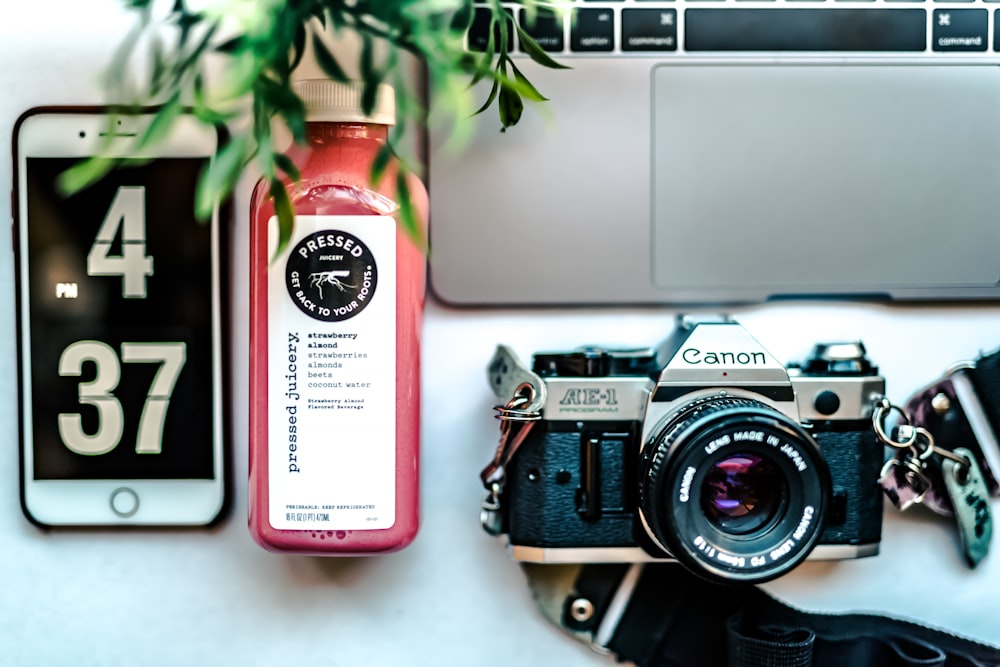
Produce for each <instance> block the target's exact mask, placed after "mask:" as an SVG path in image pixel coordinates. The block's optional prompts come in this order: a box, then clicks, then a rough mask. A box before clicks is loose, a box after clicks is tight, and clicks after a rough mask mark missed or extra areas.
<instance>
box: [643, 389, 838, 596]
mask: <svg viewBox="0 0 1000 667" xmlns="http://www.w3.org/2000/svg"><path fill="white" fill-rule="evenodd" d="M639 479H640V488H639V499H640V512H641V514H642V517H643V521H644V524H645V525H646V527H647V529H648V532H649V533H650V536H651V537H652V538H653V539H654V540H655V541H656V542H657V543H659V544H660V545H661V546H662V547H664V548H665V549H666V550H667V551H669V552H670V555H671V556H673V557H674V558H676V559H677V560H678V561H680V562H681V563H683V564H684V565H686V566H687V567H689V568H690V569H691V570H693V571H694V572H696V573H697V574H700V575H701V576H703V577H705V578H708V579H711V580H714V581H719V582H725V583H735V582H740V583H760V582H764V581H768V580H770V579H773V578H775V577H778V576H780V575H782V574H784V573H786V572H788V571H789V570H791V569H793V568H794V567H795V566H796V565H798V564H799V563H800V562H802V560H804V559H805V558H806V556H808V555H809V552H810V551H812V549H813V547H814V546H815V545H816V543H817V541H818V540H819V537H820V534H821V533H822V529H823V518H824V514H825V511H826V507H827V503H828V498H829V497H830V471H829V469H828V467H827V465H826V461H825V460H824V459H823V456H822V454H821V453H820V451H819V447H818V446H817V444H816V442H815V441H814V440H813V439H812V437H811V436H809V434H808V433H806V431H805V430H804V429H803V428H802V426H801V425H799V424H798V423H797V422H795V421H793V420H792V419H790V418H789V417H787V416H786V415H784V414H782V413H781V412H779V411H778V410H776V409H774V408H772V407H770V406H768V405H766V404H764V403H761V402H759V401H755V400H752V399H749V398H740V397H733V396H728V395H717V396H713V397H711V398H706V399H700V400H696V401H693V402H691V403H690V404H688V405H687V406H685V407H684V408H682V409H681V410H680V411H679V412H678V413H676V414H675V416H674V417H673V418H671V419H670V420H669V421H668V423H667V424H666V425H665V426H664V427H663V428H662V429H660V430H659V431H658V433H657V434H656V435H655V437H654V438H653V440H652V441H651V442H650V443H649V445H648V446H647V448H646V450H645V452H644V456H643V459H642V463H641V464H640V475H639Z"/></svg>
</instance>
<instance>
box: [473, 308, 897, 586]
mask: <svg viewBox="0 0 1000 667" xmlns="http://www.w3.org/2000/svg"><path fill="white" fill-rule="evenodd" d="M489 375H490V381H491V383H492V385H493V388H494V391H495V393H496V394H497V395H498V396H500V397H502V400H506V399H510V400H509V401H508V402H507V403H506V404H505V405H503V406H498V411H499V413H500V414H499V415H498V416H499V418H500V419H503V420H505V422H506V423H505V424H504V428H503V429H502V431H503V433H504V438H503V441H502V442H501V447H500V450H502V451H498V456H497V458H496V464H497V465H495V466H492V467H491V468H488V470H489V472H487V471H484V475H483V477H484V481H486V482H487V486H488V487H491V488H492V490H493V493H492V501H490V499H488V502H487V508H486V511H485V512H484V525H485V526H486V527H487V529H491V530H492V532H496V533H503V534H505V535H506V536H507V538H508V540H509V544H510V546H511V551H512V553H513V556H514V557H515V558H516V559H519V560H524V561H535V562H549V563H595V562H636V561H648V560H657V559H666V558H673V559H676V560H678V561H680V562H681V563H683V564H684V565H686V566H687V567H689V568H690V569H692V570H693V571H695V572H696V573H699V574H701V575H702V576H704V577H706V578H709V579H713V580H716V581H726V582H762V581H766V580H769V579H772V578H774V577H777V576H779V575H781V574H783V573H785V572H788V571H789V570H791V569H792V568H794V567H795V566H796V565H798V564H799V563H800V562H802V561H803V560H804V559H806V558H807V557H808V558H816V559H847V558H858V557H862V556H870V555H874V554H876V553H877V552H878V547H879V541H880V538H881V530H882V495H883V494H882V491H881V489H880V487H879V485H878V479H879V474H880V468H881V466H882V462H883V446H882V444H881V442H880V441H879V440H878V438H877V437H876V435H875V432H874V429H873V426H872V421H871V420H872V413H873V411H874V407H875V404H876V401H877V400H878V399H879V398H880V397H881V396H882V395H883V394H884V393H885V381H884V379H883V378H882V377H881V376H880V375H879V374H878V370H877V368H876V367H875V366H873V365H872V363H871V362H870V361H869V359H868V358H867V356H866V353H865V349H864V346H863V345H862V343H861V342H851V343H833V344H817V345H816V346H815V347H814V348H813V351H812V353H811V355H810V356H809V357H808V358H807V359H806V360H805V361H803V362H802V363H797V364H790V365H789V366H788V367H785V366H784V365H783V364H781V363H779V362H777V361H776V360H775V359H774V357H772V355H771V354H770V353H769V352H768V351H767V350H765V349H764V348H763V347H762V346H761V345H760V344H759V343H758V342H757V341H756V340H755V339H754V338H753V337H752V336H751V335H750V334H749V333H748V332H747V331H746V330H745V329H744V328H743V327H742V326H740V325H739V324H737V323H735V322H732V321H728V320H727V321H721V322H701V323H693V322H688V321H684V320H681V321H679V322H678V326H677V327H676V329H675V330H674V332H673V333H672V334H671V335H670V336H669V337H667V338H666V339H665V340H664V341H663V342H662V343H661V344H660V345H658V346H657V347H655V348H647V349H636V350H612V349H603V348H595V347H586V348H580V349H577V350H573V351H570V352H548V353H537V354H535V355H534V357H533V363H532V367H531V368H530V369H529V368H527V367H526V366H524V365H523V364H522V363H521V362H520V361H519V360H518V359H517V358H516V356H515V355H514V354H513V353H512V352H511V351H510V349H509V348H507V347H505V346H500V347H498V349H497V354H496V355H495V356H494V359H493V361H492V362H491V364H490V369H489ZM498 472H499V473H500V474H497V473H498Z"/></svg>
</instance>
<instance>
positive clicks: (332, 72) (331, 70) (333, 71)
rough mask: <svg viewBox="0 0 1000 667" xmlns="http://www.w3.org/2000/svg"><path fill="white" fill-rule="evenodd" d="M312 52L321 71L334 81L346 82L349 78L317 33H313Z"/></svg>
mask: <svg viewBox="0 0 1000 667" xmlns="http://www.w3.org/2000/svg"><path fill="white" fill-rule="evenodd" d="M312 43H313V53H315V54H316V64H318V65H319V67H320V69H321V70H323V73H324V74H326V75H327V76H328V77H330V78H331V79H333V80H334V81H339V82H340V83H347V82H348V81H350V78H349V77H348V76H347V74H346V73H345V72H344V69H343V68H342V67H341V66H340V63H338V62H337V59H336V58H335V57H334V56H333V54H332V53H330V50H329V49H328V48H326V42H324V41H323V39H322V38H321V37H320V36H319V34H318V33H317V34H313V38H312Z"/></svg>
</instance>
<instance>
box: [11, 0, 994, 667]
mask: <svg viewBox="0 0 1000 667" xmlns="http://www.w3.org/2000/svg"><path fill="white" fill-rule="evenodd" d="M130 24H131V23H130V18H129V17H128V16H127V15H126V14H125V12H123V11H122V10H121V9H120V8H119V3H118V2H115V1H113V0H88V2H86V3H84V2H76V1H73V0H58V1H57V0H34V2H28V3H17V4H15V3H12V2H6V3H4V6H3V8H2V9H0V154H2V155H5V156H9V155H10V130H11V129H12V127H13V123H14V121H15V119H16V118H17V116H18V115H19V114H20V113H21V112H22V111H23V110H25V109H27V108H29V107H31V106H35V105H40V104H60V103H62V104H81V103H96V102H100V101H101V99H102V98H101V96H100V93H99V90H98V88H97V86H96V85H95V83H94V80H95V75H96V72H97V71H99V69H100V67H101V66H102V65H103V64H104V63H105V62H107V58H108V56H109V54H110V52H111V50H112V49H113V47H114V46H115V44H116V43H117V41H118V39H119V38H120V36H121V35H122V34H123V33H124V31H125V29H127V27H128V26H129V25H130ZM0 181H2V182H6V183H8V184H9V183H10V182H11V165H10V161H9V158H7V159H4V160H0ZM248 187H249V181H247V182H246V183H244V184H243V188H242V189H241V191H240V194H239V196H238V197H237V202H236V204H237V209H236V210H237V235H236V242H235V244H234V245H233V247H232V249H231V260H232V262H233V278H234V279H233V284H234V292H233V294H232V295H231V297H232V300H231V314H232V317H233V318H234V320H233V321H234V325H235V326H234V335H233V339H232V341H231V344H232V345H233V350H234V358H235V359H236V363H235V365H234V367H233V369H232V372H231V375H230V380H231V382H232V386H233V405H232V410H233V417H234V418H233V423H234V425H235V427H234V432H233V438H232V439H233V443H234V451H235V456H234V460H235V475H234V477H235V483H234V488H233V493H234V499H235V501H234V506H233V511H232V514H231V515H230V517H229V518H228V519H227V520H226V521H225V522H224V523H223V524H222V525H221V526H219V527H218V528H216V529H213V530H178V531H153V530H149V531H127V532H124V531H123V532H116V531H112V530H96V531H58V532H52V533H49V534H45V533H42V532H40V531H39V530H38V529H37V528H35V527H34V526H32V525H31V524H29V523H28V522H27V521H26V520H25V519H24V517H23V516H22V514H21V510H20V507H19V502H18V490H17V489H18V469H17V464H18V457H17V411H16V403H17V394H16V382H15V377H16V357H15V352H16V351H15V346H14V321H15V320H14V299H13V295H14V278H13V266H12V260H11V252H10V245H9V244H10V241H9V237H8V236H7V235H0V256H2V257H4V258H5V259H3V260H2V261H0V284H2V285H5V286H6V287H5V288H4V289H3V290H0V374H2V376H3V377H7V378H8V381H7V382H6V383H3V384H2V385H0V442H4V443H6V445H5V446H4V448H3V452H2V453H0V479H2V480H4V483H3V485H2V488H3V489H4V492H3V493H2V494H0V541H2V544H3V548H2V549H0V581H2V582H3V584H2V587H0V642H2V646H3V648H2V650H0V665H18V666H21V665H68V664H73V665H79V666H81V667H83V666H86V665H148V666H155V665H164V666H167V665H170V666H174V665H177V664H206V665H207V664H211V665H241V666H248V665H268V664H288V665H296V666H297V667H308V666H311V665H394V666H395V665H411V664H413V665H417V664H462V665H483V666H484V667H485V666H487V665H489V666H492V665H501V664H519V665H546V664H573V665H609V664H612V662H611V660H610V659H609V658H607V657H605V656H601V655H598V654H597V653H594V652H592V651H590V650H589V649H588V648H586V647H585V646H583V645H581V644H578V643H577V642H575V641H573V640H571V639H569V638H568V637H566V636H564V635H562V634H561V632H560V631H559V630H557V629H555V628H554V627H552V626H550V625H549V624H548V622H547V621H545V620H544V619H543V618H542V616H541V615H540V614H539V613H538V612H537V611H536V609H535V607H534V604H533V602H532V600H531V597H530V592H529V590H528V588H527V586H526V585H525V580H524V577H523V575H522V574H521V571H520V569H519V568H518V567H517V565H516V564H515V563H513V562H511V561H510V560H509V559H508V557H507V555H506V554H505V552H504V550H503V548H502V547H501V545H500V543H499V542H497V541H495V540H493V539H490V538H489V537H487V536H486V535H485V534H484V533H483V532H482V531H481V530H480V528H479V524H478V514H479V502H480V500H481V497H482V490H481V487H480V485H479V480H478V472H479V470H480V468H481V467H482V466H483V465H484V464H485V462H486V461H487V459H488V457H489V456H490V454H491V452H492V449H493V447H494V446H495V441H496V422H495V421H494V420H493V418H492V412H491V410H490V407H491V405H492V404H493V402H494V400H493V398H492V396H491V394H490V392H489V388H488V387H487V384H486V381H485V371H484V366H485V363H486V361H487V360H488V359H489V357H490V355H491V353H492V350H493V347H494V345H495V344H496V343H498V342H506V343H508V344H510V345H512V346H513V347H514V349H515V350H516V351H518V352H519V353H520V354H521V355H524V356H528V355H530V354H531V353H532V352H533V351H535V350H540V349H568V348H571V347H574V346H576V345H580V344H584V343H595V342H596V343H617V344H625V345H636V344H642V345H645V344H651V343H653V342H655V341H657V340H658V339H659V338H660V337H661V336H663V335H664V334H665V333H666V332H667V331H668V330H669V327H670V326H671V323H672V320H673V317H674V312H673V311H669V310H667V309H656V308H643V309H614V310H600V309H576V310H560V309H544V310H543V309H532V310H510V309H508V310H456V309H450V308H448V307H445V306H442V305H440V304H438V303H436V302H434V301H433V300H429V301H428V304H427V311H426V320H425V327H424V337H423V352H424V355H423V364H424V366H423V427H422V438H423V454H422V464H423V471H422V472H423V483H422V499H423V507H422V527H421V531H420V534H419V536H418V538H417V540H416V541H415V542H414V543H413V544H412V545H411V546H410V547H408V548H407V549H405V550H404V551H402V552H400V553H398V554H394V555H390V556H383V557H376V558H360V559H321V558H308V557H289V556H277V555H273V554H269V553H266V552H265V551H263V550H262V549H260V548H259V547H258V546H257V545H256V544H255V543H254V542H253V541H252V540H251V538H250V535H249V533H248V531H247V528H246V512H247V502H246V496H247V484H246V473H247V449H246V448H247V428H246V424H247V395H246V387H247V364H246V358H247V333H246V328H245V326H243V325H244V324H245V323H246V322H247V321H248V314H247V313H248V308H247V281H246V279H245V278H246V268H247V232H246V211H247V210H248V198H247V188H248ZM6 189H7V188H6V187H3V188H0V190H3V195H2V197H0V210H6V208H5V207H6V206H7V202H8V201H9V200H8V198H7V194H6ZM888 251H891V249H887V252H888ZM734 314H735V315H736V316H737V318H738V319H739V320H740V321H741V322H743V323H744V324H745V325H746V326H747V327H748V329H749V330H750V332H751V333H752V334H754V335H755V336H756V337H757V338H758V339H759V340H760V341H761V342H762V343H763V344H764V345H765V346H766V347H768V348H769V349H770V351H771V352H773V353H774V354H775V355H776V356H777V357H778V358H779V359H783V360H788V359H794V358H799V357H801V356H802V355H803V354H805V353H806V352H807V351H808V349H809V347H810V345H811V344H812V342H814V341H815V340H819V339H831V340H833V339H853V338H861V339H863V340H864V341H865V343H866V344H867V346H868V350H869V353H870V355H871V356H872V358H873V359H874V360H875V361H876V363H877V364H878V365H879V366H880V367H881V370H882V372H883V374H884V375H885V376H886V377H887V378H888V387H889V396H890V398H892V399H893V400H896V401H902V400H904V399H905V398H906V396H907V395H908V394H909V392H910V391H911V390H913V389H915V388H917V387H918V386H920V385H922V384H923V383H925V382H927V381H929V380H932V379H934V378H935V377H937V376H938V374H939V373H940V372H941V371H942V370H943V369H944V368H945V367H946V366H948V365H949V364H951V363H952V362H954V361H957V360H960V359H966V358H970V357H973V356H975V355H976V354H977V353H978V352H979V351H981V350H991V349H993V348H994V347H997V346H1000V305H967V306H954V307H916V306H884V305H850V304H811V303H802V304H782V305H769V306H764V307H755V308H744V309H740V310H737V311H736V312H735V313H734ZM993 510H994V512H995V513H1000V502H997V501H994V502H993ZM995 548H996V549H997V551H998V552H1000V545H995ZM767 588H768V589H769V590H770V591H772V592H773V593H775V594H776V595H778V596H780V597H782V598H783V599H785V600H787V601H789V602H792V603H794V604H797V605H799V606H802V607H804V608H807V609H814V610H824V611H849V610H865V611H876V612H883V613H890V614H894V615H898V616H905V617H909V618H913V619H915V620H918V621H921V622H924V623H930V624H933V625H937V626H940V627H944V628H947V629H950V630H952V631H955V632H958V633H961V634H965V635H968V636H972V637H975V638H978V639H981V640H984V641H988V642H992V643H995V644H1000V621H998V620H997V617H998V615H1000V613H998V612H1000V601H998V591H1000V553H994V554H992V555H990V556H989V557H988V558H987V559H986V561H985V562H984V563H983V564H982V565H981V566H980V567H979V568H978V569H976V570H970V569H968V568H967V567H966V566H965V565H964V563H963V561H962V559H961V557H960V555H959V552H958V549H957V546H956V537H955V533H954V528H953V527H952V526H950V525H949V524H948V522H947V521H945V520H942V519H939V518H938V517H936V516H934V515H931V514H929V513H928V512H925V511H922V510H920V509H917V510H913V511H912V512H911V513H908V514H906V515H901V514H899V513H898V512H897V511H895V510H894V509H893V508H891V507H888V506H887V509H886V516H885V525H884V536H883V543H882V553H881V555H880V556H878V557H875V558H868V559H862V560H857V561H844V562H838V563H823V564H819V563H807V564H805V565H803V566H801V567H800V568H799V569H797V570H796V571H795V572H793V573H792V574H790V575H788V576H786V577H784V578H782V579H780V580H778V581H776V582H773V583H771V584H768V585H767Z"/></svg>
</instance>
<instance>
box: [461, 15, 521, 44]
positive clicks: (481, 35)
mask: <svg viewBox="0 0 1000 667" xmlns="http://www.w3.org/2000/svg"><path fill="white" fill-rule="evenodd" d="M492 16H493V13H492V12H491V11H490V10H488V9H486V8H484V7H477V8H476V11H475V13H474V14H473V15H472V25H470V26H469V36H468V40H469V50H470V51H486V47H487V45H488V44H489V39H490V19H491V17H492ZM507 30H508V33H507V35H508V36H507V40H508V41H507V45H508V48H510V49H511V50H513V49H512V47H513V45H514V21H513V20H512V19H509V18H508V19H507ZM493 48H494V49H499V48H500V24H499V23H498V24H497V25H495V26H494V27H493Z"/></svg>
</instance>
